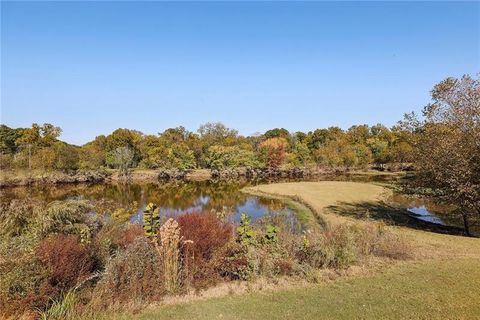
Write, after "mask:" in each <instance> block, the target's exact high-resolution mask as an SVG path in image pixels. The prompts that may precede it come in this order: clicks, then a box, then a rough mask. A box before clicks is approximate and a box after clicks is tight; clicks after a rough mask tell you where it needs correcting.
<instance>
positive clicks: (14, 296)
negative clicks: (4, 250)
mask: <svg viewBox="0 0 480 320" xmlns="http://www.w3.org/2000/svg"><path fill="white" fill-rule="evenodd" d="M4 257H5V259H3V258H2V259H0V260H2V261H0V275H1V276H0V318H2V319H3V318H4V317H5V318H8V317H9V316H10V317H12V316H15V315H17V316H19V315H21V314H23V313H25V312H28V311H31V310H34V309H36V308H43V307H44V306H45V305H46V304H47V303H48V300H49V297H48V296H46V295H43V294H42V293H40V292H39V287H40V286H41V283H42V282H43V280H44V278H45V276H46V270H45V268H44V267H43V266H42V264H41V263H40V261H38V259H36V258H35V256H34V255H33V254H26V253H23V254H19V253H16V255H15V256H14V257H13V256H10V257H9V256H8V255H5V256H4Z"/></svg>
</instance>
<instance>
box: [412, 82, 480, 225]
mask: <svg viewBox="0 0 480 320" xmlns="http://www.w3.org/2000/svg"><path fill="white" fill-rule="evenodd" d="M431 94H432V103H431V104H429V105H427V106H426V107H425V108H424V116H425V120H424V122H423V123H422V124H421V126H417V128H416V129H415V130H416V131H419V132H420V133H419V135H418V140H417V141H415V147H416V154H415V155H416V156H415V158H414V162H415V166H416V168H417V170H418V175H419V177H418V178H419V179H418V180H417V183H419V184H421V185H423V186H427V187H431V188H434V189H436V190H438V191H440V192H441V194H442V195H443V197H444V198H445V200H447V201H448V202H450V203H452V204H454V205H456V207H457V212H458V214H459V215H460V216H461V217H462V218H463V221H464V226H465V231H466V232H467V233H468V234H470V227H471V223H472V220H474V219H478V218H480V81H479V79H478V78H477V79H474V78H472V77H470V76H464V77H462V78H461V79H455V78H447V79H445V80H444V81H442V82H440V83H438V84H437V85H436V86H435V87H434V88H433V90H432V92H431ZM416 124H417V125H418V121H417V122H414V123H413V125H412V126H415V125H416Z"/></svg>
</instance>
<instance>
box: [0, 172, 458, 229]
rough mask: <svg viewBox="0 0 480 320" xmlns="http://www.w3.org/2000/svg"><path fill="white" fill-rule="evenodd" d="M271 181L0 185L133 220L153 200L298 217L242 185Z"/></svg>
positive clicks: (190, 208) (168, 206)
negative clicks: (88, 202) (120, 213)
mask: <svg viewBox="0 0 480 320" xmlns="http://www.w3.org/2000/svg"><path fill="white" fill-rule="evenodd" d="M389 179H391V178H389V177H388V176H355V175H335V176H325V177H322V178H321V179H315V180H317V181H318V180H345V181H357V182H388V180H389ZM277 181H278V180H277ZM289 181H292V180H289ZM268 182H274V181H247V180H240V181H217V182H214V181H196V182H184V181H170V182H162V183H133V184H128V185H123V184H94V185H59V186H31V187H17V188H5V189H2V190H0V198H1V200H0V201H1V202H9V201H11V200H13V199H25V198H31V199H38V200H41V201H46V202H50V201H54V200H65V199H85V200H91V201H92V202H93V203H94V204H95V208H96V211H97V212H101V213H107V214H108V213H112V212H114V211H115V210H116V209H119V208H124V209H128V211H129V212H130V213H131V217H130V221H132V222H137V221H141V220H142V212H143V209H144V208H145V205H146V204H147V203H149V202H153V203H155V204H157V205H158V206H159V207H160V211H161V214H162V215H164V216H173V215H178V214H181V213H188V212H194V211H213V212H217V213H218V212H223V213H227V214H228V215H229V216H230V217H231V219H232V220H234V221H239V218H240V215H241V213H247V214H248V215H249V216H250V217H251V218H252V220H256V219H258V218H261V217H264V216H266V215H277V214H282V215H285V216H288V217H293V216H294V214H293V211H292V210H291V209H289V208H287V207H286V206H285V205H284V204H283V203H282V202H281V201H278V200H271V199H266V198H262V197H257V196H252V195H247V194H244V193H242V192H240V189H242V188H244V187H246V186H251V185H255V184H259V183H268ZM391 200H392V201H393V202H394V203H396V204H399V205H400V206H402V207H403V208H405V209H407V210H408V211H407V213H409V214H410V215H411V216H413V217H415V218H417V219H420V220H424V221H428V222H430V223H435V224H453V223H455V224H456V222H455V221H452V220H451V219H449V218H448V216H447V215H446V214H445V212H446V210H445V207H442V206H439V205H436V204H435V203H434V202H433V201H431V200H429V199H419V198H414V199H412V198H410V197H405V196H403V195H400V194H394V196H393V197H392V199H391Z"/></svg>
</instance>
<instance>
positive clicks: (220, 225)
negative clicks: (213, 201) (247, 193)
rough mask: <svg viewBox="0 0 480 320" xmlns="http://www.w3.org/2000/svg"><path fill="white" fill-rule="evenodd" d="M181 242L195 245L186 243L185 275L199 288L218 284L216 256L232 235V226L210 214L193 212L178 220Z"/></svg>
mask: <svg viewBox="0 0 480 320" xmlns="http://www.w3.org/2000/svg"><path fill="white" fill-rule="evenodd" d="M177 221H178V225H179V227H180V235H181V237H182V239H183V240H184V241H185V240H190V241H192V242H193V243H188V242H187V243H185V245H184V246H183V247H184V250H183V252H184V260H185V261H184V265H185V267H186V270H185V272H187V273H189V274H188V276H190V277H191V280H193V285H194V286H196V287H199V286H205V285H207V284H211V283H214V282H215V281H216V278H218V276H216V274H215V270H214V263H215V262H214V261H213V260H214V257H215V255H216V253H217V252H218V251H219V249H221V248H222V247H224V246H225V245H226V244H227V243H228V242H229V241H230V240H231V239H232V235H233V226H232V224H230V223H225V222H222V221H220V220H219V219H218V218H217V216H216V215H215V214H213V213H210V212H194V213H189V214H184V215H181V216H180V217H178V218H177Z"/></svg>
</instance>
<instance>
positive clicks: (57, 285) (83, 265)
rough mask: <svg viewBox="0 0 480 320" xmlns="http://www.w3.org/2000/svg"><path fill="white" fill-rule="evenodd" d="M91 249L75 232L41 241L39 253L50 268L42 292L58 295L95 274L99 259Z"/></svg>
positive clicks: (41, 288) (39, 257)
mask: <svg viewBox="0 0 480 320" xmlns="http://www.w3.org/2000/svg"><path fill="white" fill-rule="evenodd" d="M89 249H91V248H89V247H88V246H84V245H82V244H80V242H79V238H78V236H75V235H64V234H58V235H54V236H50V237H48V238H47V239H45V240H43V241H42V242H40V243H39V245H38V247H37V250H36V255H37V257H38V259H39V260H40V261H41V263H42V264H43V265H44V267H45V268H46V270H47V277H46V279H45V281H44V282H43V283H42V285H41V287H40V292H43V294H44V295H46V296H49V297H50V298H54V297H56V296H58V295H59V294H61V293H62V292H66V291H67V290H69V289H71V288H73V287H74V286H75V285H77V284H78V283H79V282H81V281H82V280H84V279H86V278H87V277H88V276H89V275H91V274H92V272H93V271H95V269H96V268H97V261H96V258H95V255H94V254H93V251H94V250H89Z"/></svg>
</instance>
